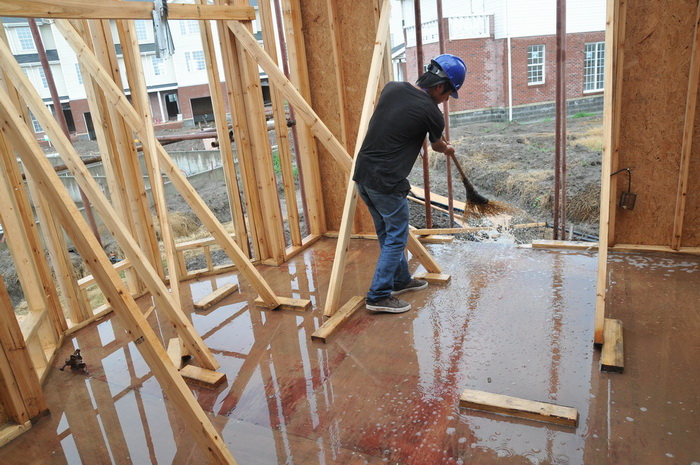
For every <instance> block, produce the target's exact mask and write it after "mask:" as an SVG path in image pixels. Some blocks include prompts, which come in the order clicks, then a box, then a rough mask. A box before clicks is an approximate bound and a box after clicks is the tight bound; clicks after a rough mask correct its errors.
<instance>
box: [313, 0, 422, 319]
mask: <svg viewBox="0 0 700 465" xmlns="http://www.w3.org/2000/svg"><path fill="white" fill-rule="evenodd" d="M390 5H391V2H384V8H383V9H382V21H381V22H380V25H379V27H378V28H377V36H376V39H375V43H374V52H373V54H372V63H371V65H370V70H369V77H368V78H367V86H366V88H365V99H364V103H363V105H362V114H361V116H360V124H359V127H358V129H357V140H356V143H355V152H354V153H355V156H354V157H353V159H352V163H351V166H350V169H349V170H348V174H349V176H348V185H347V187H346V190H345V203H344V204H343V216H342V217H341V220H340V229H339V231H338V233H339V237H338V242H337V243H336V247H335V259H334V260H333V268H332V269H331V277H330V282H329V285H328V295H327V296H326V303H325V306H324V308H323V314H324V315H325V316H332V315H333V314H334V313H335V312H336V311H337V310H338V306H339V303H340V291H341V289H342V287H343V275H344V273H345V259H346V255H347V253H348V247H349V246H350V235H351V233H352V227H353V223H354V218H355V209H356V207H357V197H358V193H357V186H356V184H355V181H353V179H352V173H354V172H355V164H356V163H357V154H358V153H359V152H360V148H361V147H362V142H363V140H364V138H365V134H366V133H367V128H368V127H369V121H370V119H371V118H372V112H373V111H374V107H375V105H376V102H377V91H378V88H379V78H380V73H381V64H382V60H383V59H384V52H385V51H386V47H385V46H384V45H385V44H386V42H387V40H388V36H389V17H390V15H389V11H390ZM327 148H328V147H327ZM329 150H330V149H329ZM408 237H409V238H411V237H413V236H411V235H410V234H409V235H408Z"/></svg>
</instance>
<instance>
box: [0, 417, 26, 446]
mask: <svg viewBox="0 0 700 465" xmlns="http://www.w3.org/2000/svg"><path fill="white" fill-rule="evenodd" d="M31 427H32V422H31V421H27V422H25V423H22V424H19V425H11V424H7V425H4V426H2V425H0V447H2V446H4V445H6V444H8V443H9V442H10V441H12V440H13V439H15V438H17V437H18V436H20V435H21V434H22V433H24V432H25V431H27V430H28V429H30V428H31Z"/></svg>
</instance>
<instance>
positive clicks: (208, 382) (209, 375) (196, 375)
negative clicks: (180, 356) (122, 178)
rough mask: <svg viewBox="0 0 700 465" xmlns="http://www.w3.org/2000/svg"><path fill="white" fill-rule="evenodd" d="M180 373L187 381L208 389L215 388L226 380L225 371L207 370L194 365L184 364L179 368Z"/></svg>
mask: <svg viewBox="0 0 700 465" xmlns="http://www.w3.org/2000/svg"><path fill="white" fill-rule="evenodd" d="M180 375H182V377H183V378H185V380H186V381H187V382H190V383H193V384H196V385H197V386H202V387H205V388H209V389H215V388H217V387H219V386H221V385H222V384H223V383H225V382H226V373H220V372H218V371H212V370H207V369H206V368H200V367H197V366H194V365H185V366H184V367H182V369H181V370H180Z"/></svg>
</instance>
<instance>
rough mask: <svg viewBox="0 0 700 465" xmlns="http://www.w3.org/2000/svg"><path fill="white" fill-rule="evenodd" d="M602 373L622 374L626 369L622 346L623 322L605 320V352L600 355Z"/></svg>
mask: <svg viewBox="0 0 700 465" xmlns="http://www.w3.org/2000/svg"><path fill="white" fill-rule="evenodd" d="M600 369H601V371H611V372H614V373H622V371H623V370H624V369H625V354H624V349H623V344H622V321H620V320H613V319H611V318H606V319H605V326H603V350H602V352H601V355H600Z"/></svg>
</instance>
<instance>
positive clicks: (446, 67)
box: [428, 53, 467, 98]
mask: <svg viewBox="0 0 700 465" xmlns="http://www.w3.org/2000/svg"><path fill="white" fill-rule="evenodd" d="M428 71H429V72H431V73H433V74H437V75H438V76H441V77H444V78H447V79H448V80H449V81H450V83H451V84H452V87H453V88H454V92H452V93H451V94H450V96H451V97H452V98H459V97H458V95H457V91H458V90H459V88H460V87H462V84H464V77H465V76H466V74H467V65H465V64H464V61H462V59H461V58H460V57H458V56H455V55H451V54H449V53H444V54H442V55H438V56H436V57H435V58H434V59H433V60H431V61H430V65H428Z"/></svg>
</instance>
